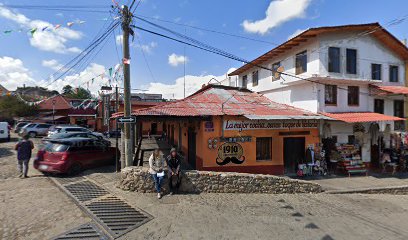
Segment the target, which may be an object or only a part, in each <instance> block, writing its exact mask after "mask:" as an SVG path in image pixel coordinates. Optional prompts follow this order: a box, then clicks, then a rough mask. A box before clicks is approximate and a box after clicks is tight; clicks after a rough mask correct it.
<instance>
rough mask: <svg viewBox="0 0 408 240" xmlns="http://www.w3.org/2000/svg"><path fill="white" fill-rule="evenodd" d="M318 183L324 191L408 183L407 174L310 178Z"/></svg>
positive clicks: (396, 185) (395, 185)
mask: <svg viewBox="0 0 408 240" xmlns="http://www.w3.org/2000/svg"><path fill="white" fill-rule="evenodd" d="M311 181H312V182H315V183H317V184H320V185H321V186H322V187H323V189H324V190H325V191H346V190H359V189H369V188H382V187H400V186H406V185H408V175H406V174H398V175H397V174H396V175H395V176H389V175H370V176H352V177H350V178H349V177H332V178H322V179H318V180H311Z"/></svg>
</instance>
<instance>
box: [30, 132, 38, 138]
mask: <svg viewBox="0 0 408 240" xmlns="http://www.w3.org/2000/svg"><path fill="white" fill-rule="evenodd" d="M28 136H30V138H35V137H36V136H37V133H36V132H29V133H28Z"/></svg>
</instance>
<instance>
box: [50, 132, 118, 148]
mask: <svg viewBox="0 0 408 240" xmlns="http://www.w3.org/2000/svg"><path fill="white" fill-rule="evenodd" d="M78 137H81V138H90V139H94V140H97V141H101V142H102V143H103V144H105V145H106V146H110V145H111V142H110V141H109V140H106V139H104V138H103V136H100V135H99V134H95V133H93V132H68V133H56V134H53V135H51V136H49V137H45V138H43V140H42V142H43V143H45V142H49V141H51V140H55V139H66V138H78Z"/></svg>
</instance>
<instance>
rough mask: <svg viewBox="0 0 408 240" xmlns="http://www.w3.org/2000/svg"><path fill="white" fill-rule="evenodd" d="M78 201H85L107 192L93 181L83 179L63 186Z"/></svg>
mask: <svg viewBox="0 0 408 240" xmlns="http://www.w3.org/2000/svg"><path fill="white" fill-rule="evenodd" d="M64 187H65V188H66V189H67V190H68V191H69V192H70V193H71V194H72V195H73V196H74V197H75V198H76V199H78V201H80V202H86V201H89V200H92V199H94V198H98V197H101V196H104V195H107V194H109V193H108V192H107V191H106V190H105V189H103V188H101V187H99V186H98V185H96V184H95V183H93V182H90V181H83V182H78V183H73V184H70V185H66V186H64Z"/></svg>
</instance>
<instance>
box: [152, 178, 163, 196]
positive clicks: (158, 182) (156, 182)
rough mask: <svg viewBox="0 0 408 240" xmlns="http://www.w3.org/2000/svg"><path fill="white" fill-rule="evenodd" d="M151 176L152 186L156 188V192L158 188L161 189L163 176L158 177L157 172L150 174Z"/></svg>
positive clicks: (158, 190)
mask: <svg viewBox="0 0 408 240" xmlns="http://www.w3.org/2000/svg"><path fill="white" fill-rule="evenodd" d="M152 177H153V181H154V186H155V188H156V192H158V193H159V192H160V189H161V185H162V183H163V179H164V176H163V177H158V176H157V173H156V174H152Z"/></svg>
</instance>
